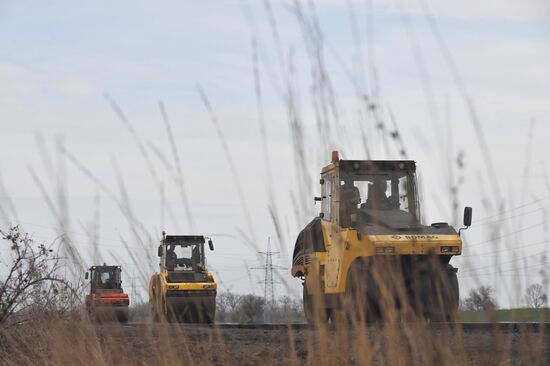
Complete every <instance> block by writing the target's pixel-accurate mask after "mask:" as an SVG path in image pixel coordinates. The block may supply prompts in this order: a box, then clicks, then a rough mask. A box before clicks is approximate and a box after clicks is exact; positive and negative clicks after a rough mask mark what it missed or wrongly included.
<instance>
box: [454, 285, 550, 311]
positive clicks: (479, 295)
mask: <svg viewBox="0 0 550 366" xmlns="http://www.w3.org/2000/svg"><path fill="white" fill-rule="evenodd" d="M524 302H525V304H526V305H527V307H528V308H533V309H541V308H545V307H546V306H548V295H547V294H546V292H545V291H544V287H543V286H542V285H541V284H538V283H535V284H533V285H531V286H529V287H527V289H526V290H525V296H524ZM460 307H461V309H462V310H466V311H485V310H496V309H498V304H497V301H496V299H495V297H494V289H493V288H492V287H491V286H479V287H478V288H476V289H473V290H470V292H469V293H468V297H466V298H465V299H464V300H462V301H461V304H460Z"/></svg>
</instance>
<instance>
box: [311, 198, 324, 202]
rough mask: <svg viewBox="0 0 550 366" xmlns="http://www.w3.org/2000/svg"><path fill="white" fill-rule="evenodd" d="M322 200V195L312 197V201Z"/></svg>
mask: <svg viewBox="0 0 550 366" xmlns="http://www.w3.org/2000/svg"><path fill="white" fill-rule="evenodd" d="M322 200H323V197H313V201H315V202H320V201H322Z"/></svg>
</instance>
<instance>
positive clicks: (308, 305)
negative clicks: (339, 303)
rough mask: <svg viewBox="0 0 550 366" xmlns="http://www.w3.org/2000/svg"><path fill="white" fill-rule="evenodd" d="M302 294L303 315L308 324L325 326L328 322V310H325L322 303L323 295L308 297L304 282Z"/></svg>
mask: <svg viewBox="0 0 550 366" xmlns="http://www.w3.org/2000/svg"><path fill="white" fill-rule="evenodd" d="M303 286H304V290H303V292H302V297H303V304H304V314H305V317H306V320H307V322H308V324H311V325H319V324H326V323H328V321H329V318H330V315H329V309H327V308H326V306H325V302H324V301H323V300H324V299H323V295H310V294H309V292H308V291H307V285H306V283H305V282H304V284H303Z"/></svg>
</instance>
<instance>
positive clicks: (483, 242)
mask: <svg viewBox="0 0 550 366" xmlns="http://www.w3.org/2000/svg"><path fill="white" fill-rule="evenodd" d="M547 223H550V220H546V221H542V222H539V223H538V224H535V225H531V226H527V227H524V228H521V229H519V230H516V231H512V232H509V233H507V234H504V235H501V236H497V237H496V238H492V239H489V240H485V241H480V242H477V243H474V244H469V245H468V247H475V246H478V245H481V244H485V243H490V242H493V241H495V240H499V239H502V238H506V237H508V236H511V235H514V234H517V233H520V232H522V231H526V230H529V229H533V228H535V227H538V226H540V225H544V224H547Z"/></svg>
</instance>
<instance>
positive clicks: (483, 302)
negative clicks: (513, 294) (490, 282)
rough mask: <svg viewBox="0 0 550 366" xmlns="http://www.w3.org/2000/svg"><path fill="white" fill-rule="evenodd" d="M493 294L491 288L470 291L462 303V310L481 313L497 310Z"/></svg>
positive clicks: (483, 287) (485, 287)
mask: <svg viewBox="0 0 550 366" xmlns="http://www.w3.org/2000/svg"><path fill="white" fill-rule="evenodd" d="M493 293H494V290H493V288H492V287H491V286H480V287H478V288H477V289H474V290H471V291H470V293H469V295H468V297H467V298H466V299H465V300H464V301H463V303H462V304H463V308H464V310H468V311H482V310H495V309H498V305H497V302H496V300H495V298H494V296H493Z"/></svg>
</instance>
